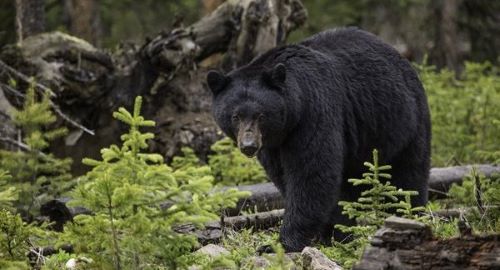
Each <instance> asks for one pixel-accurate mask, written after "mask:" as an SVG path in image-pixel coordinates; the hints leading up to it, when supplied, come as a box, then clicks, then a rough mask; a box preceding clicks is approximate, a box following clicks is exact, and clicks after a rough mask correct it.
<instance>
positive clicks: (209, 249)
mask: <svg viewBox="0 0 500 270" xmlns="http://www.w3.org/2000/svg"><path fill="white" fill-rule="evenodd" d="M196 253H201V254H205V255H208V256H210V257H217V256H220V255H227V254H229V251H227V249H225V248H223V247H221V246H217V245H214V244H208V245H206V246H204V247H202V248H200V249H198V250H197V251H196Z"/></svg>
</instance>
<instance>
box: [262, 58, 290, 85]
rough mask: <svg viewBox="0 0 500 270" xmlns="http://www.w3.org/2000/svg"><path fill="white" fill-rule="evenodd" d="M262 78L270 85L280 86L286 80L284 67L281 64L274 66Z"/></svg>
mask: <svg viewBox="0 0 500 270" xmlns="http://www.w3.org/2000/svg"><path fill="white" fill-rule="evenodd" d="M264 77H265V78H266V79H267V81H268V82H269V83H270V84H272V85H281V84H283V83H284V82H285V79H286V67H285V65H283V64H282V63H279V64H276V65H275V66H274V67H273V68H272V69H271V70H269V71H267V72H265V74H264Z"/></svg>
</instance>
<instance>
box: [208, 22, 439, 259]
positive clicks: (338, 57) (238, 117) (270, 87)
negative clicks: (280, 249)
mask: <svg viewBox="0 0 500 270" xmlns="http://www.w3.org/2000/svg"><path fill="white" fill-rule="evenodd" d="M207 83H208V86H209V88H210V89H211V91H212V92H213V114H214V118H215V120H216V122H217V124H218V125H219V127H220V128H221V129H222V131H223V132H224V133H225V134H226V135H227V136H229V137H230V138H232V139H233V140H234V141H235V142H236V143H237V145H238V147H239V148H240V150H241V151H242V152H243V153H244V154H245V155H247V156H249V157H251V156H255V155H256V156H257V158H258V160H259V161H260V163H261V164H262V166H263V167H264V169H265V171H266V173H267V175H268V177H269V178H270V179H271V180H272V181H273V183H274V184H275V185H276V186H277V188H278V189H279V190H280V192H281V193H282V195H283V197H284V199H285V216H284V220H283V225H282V227H281V231H280V240H281V242H282V244H283V245H284V247H285V249H286V250H287V251H300V250H302V249H303V248H304V247H305V246H307V245H309V244H310V243H311V241H313V240H315V239H316V240H320V241H322V242H325V243H328V242H329V240H330V239H331V237H332V231H333V226H334V225H335V224H339V223H340V224H350V223H351V222H352V221H350V220H348V219H347V218H346V217H345V216H343V215H342V214H341V208H340V207H339V206H338V201H339V200H345V201H353V200H356V199H357V197H358V196H359V192H360V191H359V190H356V189H355V188H353V187H352V184H350V183H349V182H347V179H349V178H360V177H361V175H362V173H363V172H365V171H366V167H364V166H363V162H364V161H369V160H371V157H372V156H371V153H372V150H373V149H378V150H379V153H380V161H381V164H391V165H392V170H391V174H392V180H391V183H393V185H395V186H397V187H399V188H403V189H406V190H415V191H418V192H419V195H418V196H416V197H415V198H414V199H413V204H414V206H417V205H424V204H425V203H426V202H427V182H428V175H429V169H430V168H429V167H430V139H431V131H430V117H429V108H428V105H427V99H426V96H425V93H424V89H423V87H422V84H421V82H420V81H419V79H418V76H417V74H416V72H415V71H414V70H413V68H412V66H411V65H410V63H409V62H408V61H407V60H405V59H404V58H402V57H401V56H400V54H399V53H398V52H397V51H396V50H395V49H393V48H392V47H391V46H389V45H387V44H385V43H384V42H382V41H381V40H379V39H378V38H377V37H376V36H375V35H373V34H370V33H367V32H365V31H362V30H359V29H356V28H342V29H336V30H329V31H325V32H322V33H319V34H316V35H314V36H312V37H310V38H308V39H306V40H304V41H302V42H300V43H297V44H293V45H286V46H282V47H277V48H274V49H271V50H270V51H268V52H266V53H264V54H263V55H261V56H259V57H257V58H256V59H254V60H253V61H252V62H251V63H249V64H247V65H245V66H243V67H241V68H238V69H236V70H234V71H231V72H230V73H228V74H227V75H223V74H222V73H220V72H217V71H211V72H209V73H208V75H207Z"/></svg>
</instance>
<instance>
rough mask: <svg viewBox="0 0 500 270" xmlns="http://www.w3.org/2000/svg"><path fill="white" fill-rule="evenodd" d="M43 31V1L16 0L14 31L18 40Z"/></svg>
mask: <svg viewBox="0 0 500 270" xmlns="http://www.w3.org/2000/svg"><path fill="white" fill-rule="evenodd" d="M43 31H45V1H44V0H16V32H17V38H18V40H19V41H22V40H23V39H25V38H27V37H29V36H32V35H35V34H38V33H41V32H43Z"/></svg>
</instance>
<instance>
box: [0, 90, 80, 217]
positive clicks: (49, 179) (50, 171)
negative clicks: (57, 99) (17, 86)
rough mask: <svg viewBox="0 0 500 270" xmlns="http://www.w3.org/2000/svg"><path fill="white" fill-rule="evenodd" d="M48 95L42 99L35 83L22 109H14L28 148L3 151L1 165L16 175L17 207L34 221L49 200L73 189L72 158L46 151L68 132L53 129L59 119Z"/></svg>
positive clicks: (13, 178) (24, 142) (0, 153)
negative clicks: (52, 109) (70, 185)
mask: <svg viewBox="0 0 500 270" xmlns="http://www.w3.org/2000/svg"><path fill="white" fill-rule="evenodd" d="M50 106H51V105H50V100H49V96H48V95H44V96H43V97H42V99H41V100H40V101H38V98H37V95H36V93H35V88H34V85H33V84H31V86H30V87H29V88H28V90H27V93H26V97H25V101H24V105H23V108H22V110H19V111H15V112H14V119H13V120H14V123H15V124H16V125H17V126H18V127H20V128H21V130H22V135H23V140H22V143H23V144H25V145H26V149H24V150H25V151H6V150H0V168H2V169H4V170H6V171H8V172H9V173H10V175H11V176H12V178H11V179H10V180H9V184H10V186H12V187H15V188H16V190H17V192H18V196H19V197H18V201H17V202H16V205H15V207H16V208H17V209H19V211H20V213H21V214H22V215H23V216H24V217H25V218H27V219H28V220H30V219H31V218H32V217H33V216H34V215H36V213H37V211H38V209H39V206H40V204H41V203H43V202H44V201H46V200H49V199H53V198H54V197H58V196H60V194H61V192H63V191H64V190H66V189H69V184H70V180H71V178H72V176H71V175H70V174H69V170H70V166H71V159H68V158H66V159H58V158H56V157H54V155H52V154H50V153H45V152H44V151H45V150H46V149H47V148H48V147H49V142H50V141H53V140H55V139H57V138H59V137H61V136H63V135H64V134H66V131H67V130H66V129H65V128H57V129H49V128H48V127H49V126H50V125H51V124H53V123H54V122H55V121H56V116H55V115H54V114H53V113H52V111H51V109H50Z"/></svg>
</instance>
